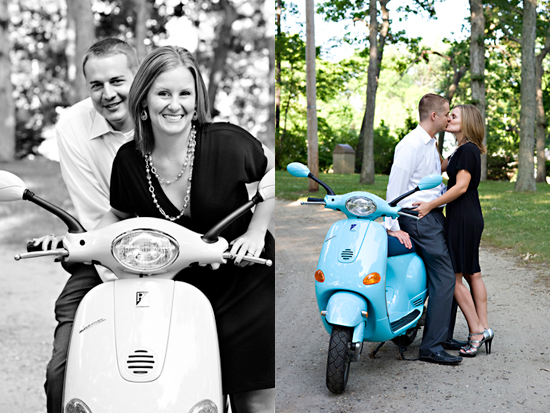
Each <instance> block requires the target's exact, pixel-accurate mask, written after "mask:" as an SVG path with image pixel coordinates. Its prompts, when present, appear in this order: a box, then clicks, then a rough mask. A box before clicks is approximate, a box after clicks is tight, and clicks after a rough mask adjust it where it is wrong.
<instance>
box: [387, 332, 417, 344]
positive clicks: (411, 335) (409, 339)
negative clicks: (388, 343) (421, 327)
mask: <svg viewBox="0 0 550 413" xmlns="http://www.w3.org/2000/svg"><path fill="white" fill-rule="evenodd" d="M417 332H418V329H417V328H416V327H413V328H409V329H408V330H407V331H406V332H405V334H403V335H402V336H399V337H395V338H394V339H393V340H392V342H393V343H394V344H395V345H396V346H399V345H401V346H403V347H407V346H410V345H411V344H412V343H413V341H414V339H415V338H416V333H417Z"/></svg>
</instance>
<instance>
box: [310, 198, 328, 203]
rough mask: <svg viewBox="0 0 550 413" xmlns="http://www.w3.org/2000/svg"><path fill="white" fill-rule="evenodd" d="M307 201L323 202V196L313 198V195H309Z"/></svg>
mask: <svg viewBox="0 0 550 413" xmlns="http://www.w3.org/2000/svg"><path fill="white" fill-rule="evenodd" d="M307 202H323V203H324V202H325V200H324V199H323V198H313V197H309V198H308V199H307Z"/></svg>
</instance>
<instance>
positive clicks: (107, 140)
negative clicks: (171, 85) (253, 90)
mask: <svg viewBox="0 0 550 413" xmlns="http://www.w3.org/2000/svg"><path fill="white" fill-rule="evenodd" d="M82 65H83V70H84V77H85V79H86V85H87V87H88V90H89V93H90V97H89V98H87V99H84V100H83V101H81V102H78V103H77V104H75V105H73V106H72V107H70V108H69V109H67V110H65V111H64V112H63V113H62V115H61V116H60V118H59V121H58V123H57V125H56V136H57V144H58V147H59V159H60V164H61V173H62V176H63V180H64V181H65V184H66V186H67V189H68V191H69V195H70V197H71V200H72V202H73V205H74V207H75V210H76V216H77V218H78V220H79V221H80V222H81V223H82V225H83V226H84V228H86V229H87V230H91V229H93V228H94V227H95V226H96V224H97V223H98V222H99V220H100V219H101V218H102V217H103V215H104V214H105V213H106V212H107V211H109V209H110V203H109V185H110V179H111V169H112V164H113V159H114V157H115V155H116V153H117V151H118V149H119V148H120V147H121V146H122V145H123V144H124V143H126V142H128V141H130V140H132V139H133V135H134V125H133V121H132V118H131V116H130V114H129V112H128V92H129V91H130V86H131V85H132V81H133V80H134V75H135V73H136V71H137V67H138V61H137V57H136V53H135V51H134V49H133V48H132V47H131V46H130V45H128V44H127V43H126V42H124V41H122V40H118V39H114V38H107V39H104V40H101V41H99V42H97V43H95V44H94V45H92V46H91V47H90V49H89V50H88V51H87V52H86V55H85V56H84V59H83V63H82ZM64 268H65V270H66V271H68V272H69V273H70V274H71V276H70V278H69V279H68V281H67V284H66V285H65V287H64V289H63V291H62V292H61V294H60V296H59V298H58V299H57V301H56V303H55V318H56V320H57V322H58V324H57V327H56V330H55V336H54V344H53V347H54V348H53V353H52V359H51V361H50V362H49V364H48V368H47V373H46V384H45V389H46V395H47V408H48V409H47V410H48V413H50V412H55V413H59V412H61V411H63V410H62V396H63V380H64V375H65V362H66V359H67V349H68V346H69V339H70V335H71V329H72V325H73V320H74V316H75V313H76V309H77V307H78V304H79V303H80V301H81V300H82V298H83V297H84V295H85V294H86V293H87V292H88V291H90V290H91V289H92V288H93V287H95V286H96V285H98V284H99V283H101V280H100V278H99V276H98V273H97V271H96V269H95V267H94V266H92V265H85V264H72V265H70V266H69V265H66V264H64Z"/></svg>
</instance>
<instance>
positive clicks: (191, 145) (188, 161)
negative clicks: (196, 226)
mask: <svg viewBox="0 0 550 413" xmlns="http://www.w3.org/2000/svg"><path fill="white" fill-rule="evenodd" d="M195 136H196V131H195V128H194V127H193V129H191V133H190V134H189V142H188V143H187V155H186V156H185V162H184V163H183V167H182V168H181V171H180V172H179V173H178V175H177V176H176V177H175V178H174V179H173V180H171V181H165V180H164V179H162V178H161V177H160V176H159V175H157V173H156V168H155V165H154V164H153V156H152V155H151V153H150V152H149V153H147V154H145V174H146V177H147V182H148V183H149V192H150V193H151V197H152V198H153V203H154V204H155V206H156V207H157V209H158V210H159V211H160V213H161V214H162V216H163V217H164V218H166V219H168V220H170V221H172V222H173V221H176V220H178V219H180V218H181V217H182V216H183V214H184V212H185V210H186V209H187V207H188V206H189V199H190V194H191V178H192V176H193V161H194V160H195V146H196V144H197V142H196V139H195ZM187 165H189V178H188V181H189V182H188V184H187V191H186V194H185V198H184V199H183V208H182V209H181V211H180V213H179V214H178V215H177V216H175V217H172V216H170V215H168V214H167V213H166V212H165V211H164V209H162V207H161V206H160V205H159V203H158V201H157V196H156V195H155V187H154V186H153V183H152V181H151V173H152V174H153V175H155V177H156V178H157V180H158V181H159V183H160V184H163V183H166V185H170V184H171V183H174V182H176V181H177V180H178V179H180V178H181V176H182V175H183V173H184V172H185V168H186V167H187Z"/></svg>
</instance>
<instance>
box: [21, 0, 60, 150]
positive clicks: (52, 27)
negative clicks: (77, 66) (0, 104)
mask: <svg viewBox="0 0 550 413" xmlns="http://www.w3.org/2000/svg"><path fill="white" fill-rule="evenodd" d="M58 3H59V2H58V1H55V0H47V1H42V2H36V1H31V0H22V1H19V2H14V3H13V4H12V5H11V9H10V22H11V26H12V30H11V33H10V42H11V44H12V45H13V46H12V51H11V54H10V60H11V63H12V69H11V71H12V82H13V88H14V90H13V98H14V102H15V107H16V156H17V157H18V158H21V157H24V156H26V155H28V154H33V153H36V148H37V147H38V145H39V144H40V143H41V142H42V137H41V135H42V129H43V128H44V127H45V126H47V125H52V124H53V123H55V121H56V119H57V113H56V110H55V108H56V107H57V106H59V105H62V104H64V103H66V102H67V100H68V92H69V91H68V85H67V83H66V81H65V79H67V77H68V75H67V59H66V57H65V40H66V36H65V34H64V27H63V16H62V12H61V10H60V5H59V4H58Z"/></svg>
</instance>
